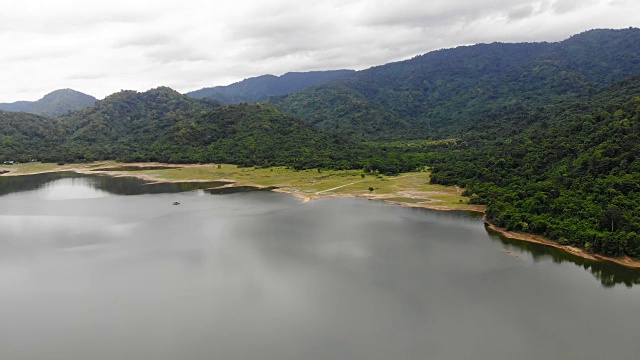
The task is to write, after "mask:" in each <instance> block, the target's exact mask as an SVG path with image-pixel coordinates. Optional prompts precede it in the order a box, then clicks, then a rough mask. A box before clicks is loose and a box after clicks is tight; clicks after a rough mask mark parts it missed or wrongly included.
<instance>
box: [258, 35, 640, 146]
mask: <svg viewBox="0 0 640 360" xmlns="http://www.w3.org/2000/svg"><path fill="white" fill-rule="evenodd" d="M638 73H640V29H637V28H629V29H624V30H592V31H587V32H585V33H582V34H579V35H575V36H572V37H571V38H569V39H567V40H564V41H561V42H557V43H518V44H503V43H493V44H479V45H474V46H463V47H457V48H454V49H445V50H438V51H433V52H430V53H427V54H425V55H421V56H417V57H415V58H413V59H410V60H406V61H402V62H397V63H391V64H386V65H382V66H377V67H374V68H371V69H367V70H363V71H359V72H357V73H356V74H354V75H353V76H351V77H349V78H347V79H342V80H337V81H332V82H329V83H325V84H323V85H319V86H315V87H311V88H308V89H305V90H303V91H300V92H298V93H294V94H289V95H285V96H281V97H275V98H272V99H271V100H270V102H271V103H273V104H274V105H275V106H276V107H278V108H279V109H281V110H282V111H285V112H288V113H290V114H293V115H295V116H297V117H300V118H301V119H303V120H304V121H306V122H309V123H311V124H317V125H318V126H319V127H320V128H322V129H324V130H327V131H331V132H335V133H339V134H348V135H352V136H355V137H356V138H357V139H360V140H389V139H419V138H443V137H448V136H452V135H459V134H461V133H463V132H464V131H465V129H466V128H467V127H469V126H471V125H472V124H476V123H477V122H478V121H479V118H482V116H483V115H484V114H486V113H487V112H490V111H495V110H497V111H502V109H503V108H513V107H518V106H522V105H527V104H545V103H549V102H552V101H555V100H556V99H558V97H560V96H565V95H569V94H577V93H581V92H584V91H587V90H589V89H595V88H599V87H601V86H603V85H605V84H609V83H613V82H615V81H619V80H622V79H624V78H625V77H628V76H632V75H635V74H638Z"/></svg>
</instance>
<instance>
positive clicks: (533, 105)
mask: <svg viewBox="0 0 640 360" xmlns="http://www.w3.org/2000/svg"><path fill="white" fill-rule="evenodd" d="M638 74H640V29H625V30H593V31H589V32H586V33H583V34H579V35H576V36H573V37H571V38H570V39H567V40H565V41H562V42H558V43H528V44H497V43H496V44H484V45H475V46H467V47H459V48H455V49H448V50H440V51H435V52H432V53H428V54H425V55H422V56H419V57H416V58H414V59H411V60H407V61H405V62H399V63H394V64H388V65H383V66H379V67H375V68H372V69H369V70H364V71H359V72H355V73H353V74H351V75H349V76H348V77H346V78H342V79H339V80H334V81H329V82H326V83H324V84H320V85H315V86H312V87H309V88H307V89H304V90H301V91H299V92H297V93H293V94H290V95H285V96H280V97H274V98H271V99H270V101H269V102H268V103H262V104H249V103H245V102H243V103H239V104H235V105H224V104H223V103H222V102H221V101H218V100H215V99H211V98H204V99H194V98H192V97H189V96H186V95H181V94H179V93H178V92H176V91H174V90H172V89H170V88H166V87H161V88H157V89H153V90H149V91H147V92H143V93H139V92H136V91H122V92H119V93H116V94H113V95H111V96H108V97H107V98H105V99H104V100H101V101H98V102H97V103H95V105H93V106H89V107H86V108H83V109H81V110H77V111H75V112H71V113H68V114H66V115H64V116H60V117H58V118H48V117H43V116H38V115H33V114H27V113H10V112H4V111H0V145H1V146H0V159H4V160H18V161H29V160H30V159H34V158H35V159H39V160H43V161H54V162H85V161H93V160H102V159H115V160H121V161H128V162H131V161H161V162H170V163H196V162H202V163H211V162H213V163H232V164H237V165H240V166H265V167H266V166H289V167H292V168H295V169H309V168H319V169H321V168H333V169H362V170H363V171H365V172H374V173H375V172H379V173H384V174H397V173H399V172H406V171H414V170H416V169H421V168H423V167H424V166H429V167H431V169H432V174H431V181H432V182H434V183H439V184H446V185H458V186H462V187H464V188H465V189H466V194H467V195H468V196H470V202H471V203H474V204H484V205H486V206H487V212H486V215H487V217H488V219H489V220H491V221H492V222H494V223H496V224H497V225H499V226H501V227H505V228H507V229H509V230H515V231H524V232H529V233H535V234H540V235H544V236H546V237H548V238H550V239H553V240H556V241H558V242H559V243H561V244H570V245H575V246H580V247H583V248H585V249H587V250H588V251H591V252H594V253H600V254H606V255H611V256H618V255H629V256H633V257H640V213H639V212H638V209H639V208H640V159H639V158H638V154H640V76H639V75H638ZM259 83H260V82H259V81H258V82H256V83H255V84H259ZM242 86H245V87H247V88H246V89H245V90H247V89H248V90H247V91H248V93H250V92H251V91H253V90H251V86H250V84H249V83H245V84H243V85H242ZM256 86H257V88H256V89H254V90H255V93H259V92H260V91H262V90H263V88H261V86H262V85H256ZM261 89H262V90H261ZM243 91H244V90H243ZM300 119H302V120H300ZM303 120H304V121H303ZM363 140H368V141H366V142H365V141H363Z"/></svg>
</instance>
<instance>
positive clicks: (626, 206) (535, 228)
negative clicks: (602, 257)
mask: <svg viewBox="0 0 640 360" xmlns="http://www.w3.org/2000/svg"><path fill="white" fill-rule="evenodd" d="M495 115H496V114H494V116H495ZM487 123H490V124H491V126H490V127H489V128H487V129H486V130H487V131H479V130H478V131H472V132H469V133H468V134H467V135H466V136H465V137H464V138H463V139H462V141H460V142H459V143H458V146H457V147H456V148H455V149H450V150H444V151H440V152H439V153H437V154H436V153H431V162H432V164H433V166H434V168H433V174H432V181H433V182H435V183H442V184H457V185H461V186H464V187H466V188H467V191H468V193H469V195H471V197H472V201H473V202H475V203H485V204H487V206H488V208H487V216H488V218H489V219H490V220H491V221H493V222H495V223H496V224H498V225H499V226H502V227H506V228H508V229H510V230H516V231H525V232H532V233H536V234H541V235H545V236H547V237H549V238H551V239H553V240H557V241H558V242H560V243H561V244H570V245H575V246H580V247H584V248H586V249H587V250H590V251H593V252H595V253H602V254H606V255H613V256H618V255H630V256H635V257H638V256H640V214H639V213H638V209H640V76H636V77H633V78H631V79H628V80H625V81H623V82H620V83H617V84H614V85H611V86H608V87H606V88H604V89H602V90H600V91H597V92H594V93H592V94H589V95H585V96H578V97H572V98H568V99H565V100H563V101H561V102H559V103H556V104H553V105H548V106H544V107H538V106H535V107H529V108H524V109H520V110H518V111H515V112H505V113H503V114H502V116H500V117H497V118H494V119H491V120H487ZM514 127H519V128H520V129H519V130H518V131H517V132H518V133H517V134H515V135H513V133H512V132H509V131H505V130H506V129H510V128H514ZM493 129H498V130H493Z"/></svg>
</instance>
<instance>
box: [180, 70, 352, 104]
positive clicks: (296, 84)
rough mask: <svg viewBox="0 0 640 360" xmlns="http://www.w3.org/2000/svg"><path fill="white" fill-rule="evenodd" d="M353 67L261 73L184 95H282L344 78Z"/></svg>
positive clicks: (237, 99)
mask: <svg viewBox="0 0 640 360" xmlns="http://www.w3.org/2000/svg"><path fill="white" fill-rule="evenodd" d="M354 73H355V71H354V70H332V71H311V72H289V73H286V74H284V75H281V76H274V75H262V76H258V77H253V78H249V79H245V80H242V81H240V82H237V83H234V84H231V85H227V86H216V87H210V88H204V89H200V90H196V91H192V92H188V93H187V94H186V95H187V96H190V97H192V98H196V99H202V98H214V99H217V100H220V101H222V102H224V103H227V104H238V103H241V102H248V103H255V102H260V101H263V100H266V99H267V98H268V97H269V96H274V95H285V94H289V93H292V92H296V91H300V90H302V89H304V88H307V87H309V86H312V85H316V84H321V83H324V82H327V81H331V80H337V79H343V78H347V77H349V76H351V75H353V74H354Z"/></svg>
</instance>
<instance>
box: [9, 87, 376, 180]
mask: <svg viewBox="0 0 640 360" xmlns="http://www.w3.org/2000/svg"><path fill="white" fill-rule="evenodd" d="M0 132H1V134H2V135H3V136H2V137H1V138H0V140H1V141H2V145H3V146H2V148H0V158H7V159H10V160H19V161H28V159H31V158H38V159H40V160H44V161H56V162H57V161H65V162H78V161H92V160H102V159H116V160H122V161H163V162H172V163H196V162H224V163H232V164H238V165H243V166H254V165H256V166H270V165H286V166H292V167H295V168H300V169H302V168H314V167H323V168H353V167H359V166H360V164H359V163H358V159H360V158H361V157H362V156H365V155H366V154H367V153H366V152H365V151H364V150H362V149H361V148H357V147H356V146H354V144H353V143H351V142H349V141H347V140H345V139H343V138H340V137H337V136H335V135H330V134H326V133H324V132H322V131H320V130H318V129H316V128H314V127H313V126H311V125H309V124H306V123H304V122H302V121H300V120H298V119H295V118H294V117H292V116H291V115H287V114H284V113H282V112H280V111H279V110H276V109H275V108H273V107H271V106H269V105H263V104H255V105H251V104H238V105H227V106H221V105H220V103H219V102H217V101H215V100H212V99H193V98H190V97H187V96H185V95H182V94H180V93H178V92H176V91H174V90H172V89H170V88H167V87H160V88H156V89H152V90H149V91H146V92H142V93H140V92H136V91H121V92H118V93H115V94H112V95H110V96H108V97H106V98H105V99H104V100H101V101H98V102H97V103H96V104H95V105H93V106H90V107H87V108H85V109H82V110H79V111H76V112H74V113H71V114H68V115H65V116H61V117H58V118H56V119H51V118H47V117H42V116H38V115H32V114H27V113H9V112H0ZM354 159H355V160H354Z"/></svg>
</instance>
